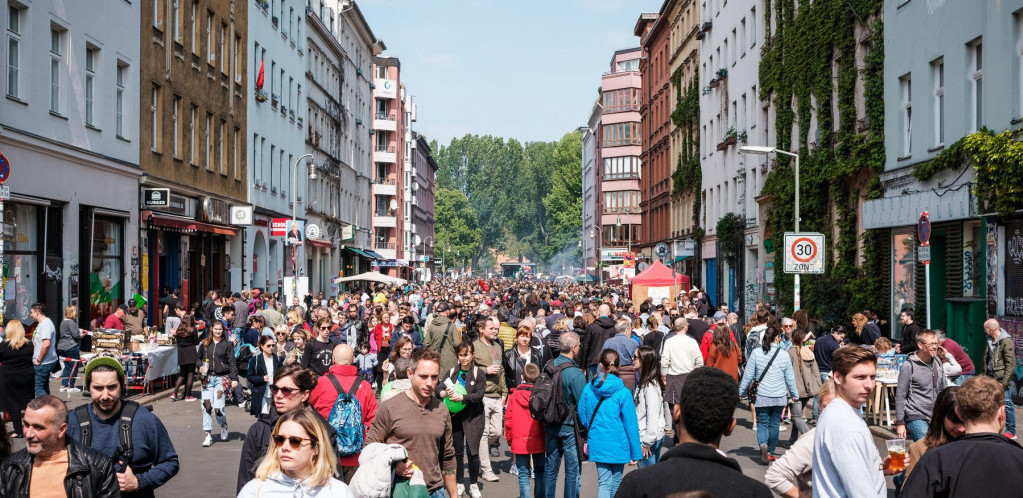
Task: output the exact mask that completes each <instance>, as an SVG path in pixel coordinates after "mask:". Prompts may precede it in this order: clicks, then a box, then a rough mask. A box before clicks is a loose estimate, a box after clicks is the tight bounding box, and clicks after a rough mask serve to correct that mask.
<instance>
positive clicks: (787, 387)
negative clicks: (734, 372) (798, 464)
mask: <svg viewBox="0 0 1023 498" xmlns="http://www.w3.org/2000/svg"><path fill="white" fill-rule="evenodd" d="M781 337H782V333H781V329H779V328H778V326H777V325H770V326H768V327H767V329H766V330H765V331H764V343H763V345H762V347H760V348H757V349H754V350H753V354H751V355H750V357H749V359H748V360H747V361H746V370H745V371H743V373H742V383H741V384H739V392H741V393H742V392H746V390H747V389H749V387H750V386H751V385H753V382H756V383H757V388H756V394H755V395H754V394H753V392H752V391H751V392H750V398H751V399H750V403H751V404H752V403H753V402H754V401H753V398H754V396H755V398H756V401H755V402H756V405H757V443H759V444H760V463H762V464H764V465H767V464H769V463H771V462H772V461H774V450H775V448H776V447H777V446H778V427H779V426H780V425H781V412H782V410H783V409H784V408H785V405H787V404H788V403H789V399H790V398H791V399H792V400H793V401H795V398H798V396H799V389H798V388H797V387H796V378H795V376H794V375H793V373H792V361H790V360H789V358H787V357H786V355H784V354H781V353H782V350H781Z"/></svg>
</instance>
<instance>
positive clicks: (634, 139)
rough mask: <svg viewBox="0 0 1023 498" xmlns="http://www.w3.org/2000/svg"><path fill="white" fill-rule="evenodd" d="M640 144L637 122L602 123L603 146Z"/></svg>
mask: <svg viewBox="0 0 1023 498" xmlns="http://www.w3.org/2000/svg"><path fill="white" fill-rule="evenodd" d="M621 145H640V139H639V123H635V122H629V123H616V124H610V125H604V143H603V146H604V147H617V146H621Z"/></svg>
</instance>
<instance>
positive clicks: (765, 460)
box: [760, 445, 771, 465]
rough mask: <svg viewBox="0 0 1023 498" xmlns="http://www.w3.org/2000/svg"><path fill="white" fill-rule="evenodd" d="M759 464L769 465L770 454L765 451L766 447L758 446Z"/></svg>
mask: <svg viewBox="0 0 1023 498" xmlns="http://www.w3.org/2000/svg"><path fill="white" fill-rule="evenodd" d="M760 463H761V464H762V465H767V464H769V463H771V454H770V453H768V451H767V445H761V446H760Z"/></svg>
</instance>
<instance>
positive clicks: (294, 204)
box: [291, 154, 316, 299]
mask: <svg viewBox="0 0 1023 498" xmlns="http://www.w3.org/2000/svg"><path fill="white" fill-rule="evenodd" d="M307 157H308V158H310V159H312V157H313V155H312V154H302V155H301V156H298V159H295V165H294V167H292V168H291V185H292V186H293V187H294V189H295V199H294V200H292V201H291V226H295V216H296V211H297V210H298V163H300V162H302V160H303V159H305V158H307ZM309 179H310V180H315V179H316V170H315V169H312V168H311V167H310V168H309ZM306 195H308V192H306ZM296 296H298V261H297V260H296V246H295V244H292V245H291V299H295V297H296Z"/></svg>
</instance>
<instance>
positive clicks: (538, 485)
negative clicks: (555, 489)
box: [515, 453, 546, 498]
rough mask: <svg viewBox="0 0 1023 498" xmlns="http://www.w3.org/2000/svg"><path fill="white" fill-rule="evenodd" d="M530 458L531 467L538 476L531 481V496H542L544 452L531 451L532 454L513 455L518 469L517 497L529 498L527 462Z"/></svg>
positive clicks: (537, 497)
mask: <svg viewBox="0 0 1023 498" xmlns="http://www.w3.org/2000/svg"><path fill="white" fill-rule="evenodd" d="M530 460H532V462H533V468H534V469H535V470H536V475H537V476H538V477H537V479H535V482H534V483H533V498H544V491H543V485H544V481H546V479H544V477H543V476H544V473H543V466H544V462H543V461H544V454H543V453H533V454H532V455H515V467H517V468H518V469H519V498H529V462H530Z"/></svg>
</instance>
